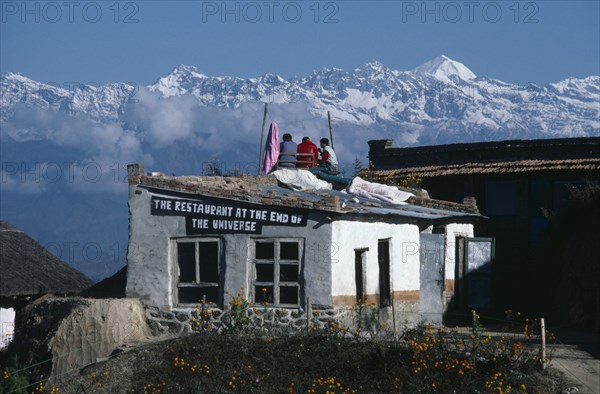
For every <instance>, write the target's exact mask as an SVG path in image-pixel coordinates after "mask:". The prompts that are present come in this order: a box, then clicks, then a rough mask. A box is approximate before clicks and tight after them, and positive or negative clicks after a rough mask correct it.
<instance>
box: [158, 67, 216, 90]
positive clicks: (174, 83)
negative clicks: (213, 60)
mask: <svg viewBox="0 0 600 394" xmlns="http://www.w3.org/2000/svg"><path fill="white" fill-rule="evenodd" d="M205 78H208V77H207V76H206V75H204V74H202V73H201V72H199V71H198V69H197V68H196V67H194V66H187V65H185V64H180V65H179V66H177V67H175V68H173V70H172V71H171V73H170V74H169V75H167V76H166V77H162V78H160V79H159V80H158V81H156V83H155V84H154V85H151V86H149V89H150V90H151V91H159V92H161V93H162V94H163V95H164V96H165V97H170V96H180V95H182V94H185V93H188V92H190V91H192V90H193V87H194V86H195V85H196V84H197V83H198V82H199V81H200V80H203V79H205Z"/></svg>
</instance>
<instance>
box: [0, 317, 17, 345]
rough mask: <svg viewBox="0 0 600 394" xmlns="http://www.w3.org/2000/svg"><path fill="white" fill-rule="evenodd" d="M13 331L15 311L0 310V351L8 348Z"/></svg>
mask: <svg viewBox="0 0 600 394" xmlns="http://www.w3.org/2000/svg"><path fill="white" fill-rule="evenodd" d="M14 331H15V310H14V309H13V308H7V309H6V308H0V349H3V348H5V347H6V346H8V343H9V342H10V340H11V339H12V337H13V334H14Z"/></svg>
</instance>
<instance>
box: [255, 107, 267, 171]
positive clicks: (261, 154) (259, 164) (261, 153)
mask: <svg viewBox="0 0 600 394" xmlns="http://www.w3.org/2000/svg"><path fill="white" fill-rule="evenodd" d="M266 121H267V103H265V113H264V114H263V121H262V127H261V129H260V147H259V149H258V151H259V154H258V155H259V156H258V171H257V172H256V174H257V175H260V169H261V168H262V161H263V138H264V135H265V122H266Z"/></svg>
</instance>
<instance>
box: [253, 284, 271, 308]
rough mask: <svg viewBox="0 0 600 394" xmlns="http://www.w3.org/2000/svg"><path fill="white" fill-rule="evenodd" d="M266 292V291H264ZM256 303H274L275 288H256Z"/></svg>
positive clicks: (258, 286)
mask: <svg viewBox="0 0 600 394" xmlns="http://www.w3.org/2000/svg"><path fill="white" fill-rule="evenodd" d="M263 290H266V291H263ZM254 301H256V302H265V301H266V302H269V303H271V304H272V303H273V286H260V285H257V286H254Z"/></svg>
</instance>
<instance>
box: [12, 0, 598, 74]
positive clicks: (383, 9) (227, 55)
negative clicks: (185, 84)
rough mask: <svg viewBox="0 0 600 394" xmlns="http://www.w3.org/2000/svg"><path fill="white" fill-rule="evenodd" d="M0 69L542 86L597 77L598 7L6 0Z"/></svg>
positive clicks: (510, 3) (586, 4) (576, 3)
mask: <svg viewBox="0 0 600 394" xmlns="http://www.w3.org/2000/svg"><path fill="white" fill-rule="evenodd" d="M0 4H1V8H0V12H1V15H0V21H1V30H0V37H1V38H0V40H1V41H0V44H1V46H0V71H1V72H2V73H5V72H9V71H13V72H20V73H22V74H24V75H26V76H28V77H30V78H32V79H35V80H37V81H40V82H54V83H65V82H79V83H86V82H91V83H97V84H102V83H106V82H117V81H119V82H121V81H123V82H133V83H142V84H147V83H152V82H154V81H155V80H156V79H157V78H159V77H160V76H163V75H166V74H168V73H169V72H170V70H171V69H172V68H173V67H174V66H176V65H179V64H189V65H194V66H196V67H198V68H199V69H200V70H201V71H202V72H204V73H206V74H208V75H215V76H216V75H237V76H242V77H253V76H258V75H262V74H264V73H266V72H272V73H276V74H279V75H282V76H283V77H291V76H294V75H306V74H308V73H310V72H311V71H312V70H314V69H319V68H322V67H339V68H343V69H346V70H350V69H352V68H355V67H359V66H361V65H362V64H364V63H366V62H368V61H371V60H379V61H381V62H382V63H384V64H385V65H386V66H388V67H390V68H392V69H397V70H409V69H412V68H414V67H416V66H418V65H420V64H422V63H424V62H425V61H428V60H430V59H432V58H434V57H436V56H438V55H440V54H445V55H447V56H449V57H450V58H452V59H454V60H457V61H460V62H462V63H464V64H465V65H466V66H467V67H469V68H470V69H471V70H472V71H473V72H474V73H475V74H477V75H485V76H489V77H493V78H497V79H501V80H504V81H506V82H512V83H518V84H525V83H528V82H536V83H542V84H543V83H547V82H556V81H559V80H561V79H564V78H567V77H570V76H575V77H585V76H589V75H598V74H600V60H599V59H600V49H599V48H600V33H599V32H600V26H599V24H600V8H599V4H600V2H598V1H470V2H467V1H455V2H454V1H450V2H448V1H429V2H422V1H279V0H277V1H270V0H268V1H267V0H261V1H256V2H253V1H227V2H223V1H170V2H167V1H120V2H115V1H71V2H64V1H49V2H48V1H43V2H42V1H21V0H19V1H6V0H0Z"/></svg>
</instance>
